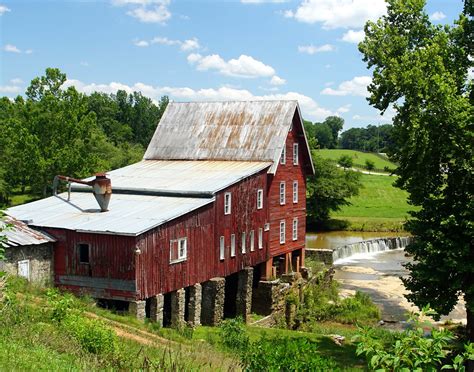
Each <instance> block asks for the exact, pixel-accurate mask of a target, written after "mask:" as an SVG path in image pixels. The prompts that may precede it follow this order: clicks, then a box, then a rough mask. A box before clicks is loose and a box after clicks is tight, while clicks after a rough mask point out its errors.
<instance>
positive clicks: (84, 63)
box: [80, 61, 89, 67]
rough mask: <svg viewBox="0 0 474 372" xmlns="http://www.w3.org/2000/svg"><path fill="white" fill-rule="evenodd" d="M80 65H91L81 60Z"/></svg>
mask: <svg viewBox="0 0 474 372" xmlns="http://www.w3.org/2000/svg"><path fill="white" fill-rule="evenodd" d="M80 65H81V66H83V67H89V62H87V61H81V63H80Z"/></svg>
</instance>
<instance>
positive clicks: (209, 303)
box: [201, 278, 225, 326]
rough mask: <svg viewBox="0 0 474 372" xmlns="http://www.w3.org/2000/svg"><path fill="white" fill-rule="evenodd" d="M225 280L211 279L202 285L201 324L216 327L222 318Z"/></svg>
mask: <svg viewBox="0 0 474 372" xmlns="http://www.w3.org/2000/svg"><path fill="white" fill-rule="evenodd" d="M224 298H225V278H212V279H211V280H209V281H207V282H204V283H202V306H201V322H202V324H204V325H208V326H216V325H219V323H220V322H221V321H222V318H223V317H224Z"/></svg>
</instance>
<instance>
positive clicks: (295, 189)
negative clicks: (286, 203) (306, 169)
mask: <svg viewBox="0 0 474 372" xmlns="http://www.w3.org/2000/svg"><path fill="white" fill-rule="evenodd" d="M293 203H295V204H296V203H298V181H293Z"/></svg>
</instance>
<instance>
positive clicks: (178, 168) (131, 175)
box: [75, 160, 272, 194]
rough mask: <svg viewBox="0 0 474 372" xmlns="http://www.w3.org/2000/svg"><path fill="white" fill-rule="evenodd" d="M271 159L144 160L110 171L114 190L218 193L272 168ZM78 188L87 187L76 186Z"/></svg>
mask: <svg viewBox="0 0 474 372" xmlns="http://www.w3.org/2000/svg"><path fill="white" fill-rule="evenodd" d="M271 165H272V163H271V162H250V161H206V160H202V161H195V160H180V161H174V160H143V161H141V162H138V163H135V164H132V165H129V166H127V167H124V168H120V169H116V170H114V171H111V172H109V173H107V176H108V177H109V178H110V179H111V181H112V190H115V192H118V191H119V190H128V191H132V192H133V191H134V192H136V193H141V192H143V191H158V192H159V191H164V192H176V193H177V194H180V193H181V194H192V193H209V194H214V193H216V192H218V191H220V190H222V189H225V188H226V187H228V186H230V185H233V184H235V183H236V182H239V181H240V180H242V179H244V178H246V177H249V176H251V175H253V174H255V173H258V172H260V171H262V170H264V169H267V168H269V167H270V166H271ZM75 188H76V189H80V188H83V187H82V186H75Z"/></svg>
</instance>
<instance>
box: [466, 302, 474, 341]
mask: <svg viewBox="0 0 474 372" xmlns="http://www.w3.org/2000/svg"><path fill="white" fill-rule="evenodd" d="M466 314H467V325H466V330H467V338H468V340H469V341H471V342H474V312H473V311H472V310H471V309H469V302H467V301H466Z"/></svg>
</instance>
